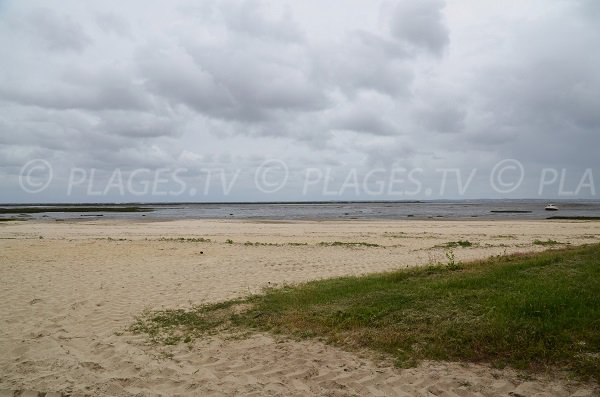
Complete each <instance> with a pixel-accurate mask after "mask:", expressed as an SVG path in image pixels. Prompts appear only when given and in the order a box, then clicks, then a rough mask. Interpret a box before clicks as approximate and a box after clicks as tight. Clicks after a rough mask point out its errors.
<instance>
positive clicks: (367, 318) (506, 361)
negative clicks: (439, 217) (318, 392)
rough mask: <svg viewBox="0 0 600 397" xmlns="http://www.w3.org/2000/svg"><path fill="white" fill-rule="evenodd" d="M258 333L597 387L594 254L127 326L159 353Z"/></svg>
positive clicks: (162, 315) (477, 266) (237, 304)
mask: <svg viewBox="0 0 600 397" xmlns="http://www.w3.org/2000/svg"><path fill="white" fill-rule="evenodd" d="M224 328H227V329H231V330H249V329H250V330H261V331H270V332H273V333H280V334H284V335H291V336H296V337H305V338H318V339H320V340H324V341H327V342H329V343H332V344H335V345H338V346H341V347H343V348H346V349H349V350H356V349H365V348H366V349H370V350H372V351H375V352H380V353H384V354H385V355H387V356H388V357H390V358H393V359H394V360H395V362H396V363H397V365H399V366H403V367H406V366H413V365H415V364H417V363H418V362H419V361H420V360H424V359H430V360H451V361H469V362H486V363H491V364H492V365H494V366H496V367H504V366H506V365H509V366H512V367H514V368H518V369H527V370H533V371H536V370H538V371H539V370H542V371H543V370H546V369H556V368H558V369H566V370H570V371H572V372H573V373H575V374H576V375H578V376H579V377H581V378H583V379H586V378H594V379H595V380H596V381H598V380H600V244H595V245H590V246H584V247H578V248H565V249H560V250H552V251H546V252H543V253H537V254H515V255H511V256H498V257H494V258H491V259H488V260H485V261H480V262H475V263H469V264H462V265H461V266H460V267H455V268H452V267H450V266H442V265H437V266H427V267H421V268H417V269H406V270H401V271H396V272H390V273H383V274H374V275H370V276H362V277H343V278H335V279H329V280H319V281H314V282H309V283H305V284H301V285H297V286H292V287H285V288H277V289H268V290H266V291H265V293H264V294H262V295H255V296H251V297H249V298H246V299H241V300H234V301H228V302H224V303H219V304H215V305H208V306H199V307H195V308H192V309H190V310H163V311H157V312H146V313H144V314H143V315H142V316H140V317H139V318H138V319H137V321H136V323H135V324H134V325H133V326H132V330H133V331H134V332H142V333H147V334H148V335H149V336H150V337H151V338H152V339H153V340H154V341H156V342H159V343H167V344H173V343H179V342H184V341H187V342H190V341H192V340H193V339H194V338H196V337H198V336H201V335H204V334H206V333H207V332H209V333H210V332H218V331H220V330H222V329H224Z"/></svg>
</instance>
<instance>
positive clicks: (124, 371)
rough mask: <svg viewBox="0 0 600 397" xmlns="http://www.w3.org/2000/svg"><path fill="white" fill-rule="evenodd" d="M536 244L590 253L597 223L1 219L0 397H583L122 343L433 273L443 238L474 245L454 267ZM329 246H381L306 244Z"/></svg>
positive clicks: (277, 356) (572, 391)
mask: <svg viewBox="0 0 600 397" xmlns="http://www.w3.org/2000/svg"><path fill="white" fill-rule="evenodd" d="M179 238H184V239H198V238H205V239H210V240H211V241H210V242H197V241H189V240H184V241H178V240H176V239H179ZM536 239H538V240H547V239H552V240H556V241H559V242H561V243H570V244H582V243H591V242H598V241H600V222H584V221H475V220H474V221H339V222H338V221H321V222H308V221H307V222H282V221H219V220H190V221H165V222H151V221H147V222H136V221H130V220H128V221H108V220H103V221H68V222H55V221H44V222H43V221H27V222H2V223H0V396H3V395H13V394H15V393H17V394H18V393H23V395H27V393H29V391H31V394H30V395H39V393H53V392H59V393H63V394H71V395H111V396H132V395H251V394H253V393H255V394H256V395H281V396H283V395H285V396H288V395H299V396H300V395H302V396H304V395H336V396H337V395H340V396H342V395H344V396H345V395H360V396H366V395H374V396H378V395H401V396H414V395H419V396H421V395H422V396H429V395H447V396H481V395H484V396H496V395H497V396H507V395H509V393H513V394H512V395H523V396H533V395H539V396H542V395H543V396H548V395H551V396H554V395H556V396H567V395H578V396H585V395H594V393H598V389H595V390H594V388H595V387H596V386H594V385H591V384H578V383H575V382H573V381H570V380H569V379H567V377H566V375H564V376H556V375H553V376H552V377H549V376H548V375H540V376H539V377H536V378H535V379H530V378H524V377H523V376H522V374H519V373H517V372H515V371H512V370H497V369H492V368H489V367H488V366H485V365H475V364H469V365H466V364H461V363H423V364H422V365H421V366H419V367H417V368H413V369H407V370H402V369H397V368H394V367H392V366H389V365H387V364H385V361H380V360H377V359H376V358H374V357H370V356H369V355H367V354H357V353H351V352H345V351H342V350H340V349H338V348H335V347H332V346H328V345H325V344H322V343H320V342H316V341H293V340H289V339H285V338H281V337H273V336H271V335H268V334H254V335H250V336H248V337H246V338H233V339H232V338H229V337H228V336H227V335H217V336H211V337H207V338H206V339H203V340H199V341H196V342H194V344H192V345H188V344H181V345H176V346H154V345H151V344H149V343H148V342H147V340H146V338H145V337H144V336H142V335H132V334H131V333H130V332H128V331H127V329H128V327H129V326H130V325H131V324H132V322H133V321H134V318H135V316H136V315H138V314H140V313H141V312H142V311H143V310H144V309H158V308H178V307H189V306H190V305H192V304H198V303H206V302H217V301H222V300H225V299H229V298H233V297H239V296H244V295H247V294H250V293H256V292H260V290H261V289H262V288H264V287H266V286H277V285H282V284H284V283H296V282H301V281H306V280H313V279H319V278H326V277H333V276H339V275H348V274H364V273H371V272H378V271H386V270H393V269H398V268H402V267H407V266H415V265H422V264H427V263H432V262H438V261H442V262H444V261H446V258H445V249H444V248H440V247H439V246H440V245H442V244H445V243H447V242H449V241H457V240H469V241H470V242H472V243H474V246H472V247H469V248H455V249H454V253H455V255H456V259H457V260H468V259H474V258H483V257H487V256H490V255H497V254H504V253H511V252H517V251H532V250H541V249H544V248H545V247H541V246H538V245H533V241H534V240H536ZM227 240H231V241H233V243H228V242H227ZM334 241H340V242H368V243H373V244H378V245H380V247H364V246H361V247H348V246H322V245H319V243H320V242H334ZM247 242H250V243H253V244H252V245H247V244H246V243H247ZM254 243H259V245H256V244H254ZM304 244H306V245H304ZM514 393H517V394H514ZM47 395H48V396H51V395H54V394H47ZM56 395H60V394H56Z"/></svg>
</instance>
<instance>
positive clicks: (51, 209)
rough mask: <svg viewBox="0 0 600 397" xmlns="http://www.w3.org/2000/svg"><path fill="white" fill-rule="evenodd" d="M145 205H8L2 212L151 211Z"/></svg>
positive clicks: (0, 212) (0, 209) (0, 210)
mask: <svg viewBox="0 0 600 397" xmlns="http://www.w3.org/2000/svg"><path fill="white" fill-rule="evenodd" d="M151 211H153V209H152V208H144V207H104V206H97V207H78V206H73V207H7V208H0V214H40V213H44V212H151Z"/></svg>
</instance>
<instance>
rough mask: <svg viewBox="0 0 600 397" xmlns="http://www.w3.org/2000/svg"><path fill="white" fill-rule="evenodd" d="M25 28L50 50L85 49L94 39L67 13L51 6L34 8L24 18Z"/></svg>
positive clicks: (78, 50)
mask: <svg viewBox="0 0 600 397" xmlns="http://www.w3.org/2000/svg"><path fill="white" fill-rule="evenodd" d="M22 23H23V25H24V26H23V28H24V29H25V30H27V31H28V32H29V33H31V34H32V36H33V38H34V39H36V40H39V41H40V42H42V43H43V44H44V45H45V46H46V47H47V48H48V49H49V50H52V51H55V50H58V51H76V52H81V51H83V50H84V49H85V48H86V46H88V45H89V44H91V42H92V40H91V38H90V37H89V36H88V35H87V33H86V32H85V31H84V29H83V27H82V26H81V25H80V24H79V23H77V22H76V21H74V20H73V19H72V18H70V17H69V16H67V15H58V14H57V13H55V12H54V11H53V10H51V9H49V8H40V9H35V10H32V11H31V13H29V14H28V15H27V16H25V17H24V18H23V20H22Z"/></svg>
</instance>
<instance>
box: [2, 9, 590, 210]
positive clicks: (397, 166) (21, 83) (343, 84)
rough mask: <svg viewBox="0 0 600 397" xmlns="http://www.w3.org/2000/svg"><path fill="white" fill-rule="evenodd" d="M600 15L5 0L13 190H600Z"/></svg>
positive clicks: (121, 193)
mask: <svg viewBox="0 0 600 397" xmlns="http://www.w3.org/2000/svg"><path fill="white" fill-rule="evenodd" d="M599 21H600V2H598V1H597V0H518V1H513V0H507V1H502V2H497V1H492V0H489V1H488V0H484V1H482V0H452V1H443V0H399V1H392V0H389V1H388V0H384V1H375V0H328V1H312V0H304V1H295V0H271V1H267V0H265V1H262V0H240V1H236V0H219V1H217V0H202V1H183V0H178V1H168V2H167V1H164V2H158V1H142V0H139V1H122V0H120V1H85V2H83V1H79V0H60V1H48V0H43V1H42V0H39V1H33V0H0V189H1V196H0V202H45V201H62V202H65V201H92V202H98V201H218V200H228V201H245V200H267V201H274V200H315V199H325V200H335V199H412V198H418V199H421V198H431V199H436V198H457V197H467V198H474V197H555V196H565V194H566V196H569V195H571V196H577V197H581V198H583V197H596V194H597V192H596V190H597V188H598V189H600V186H596V184H598V183H600V156H599V155H598V152H599V149H600V72H599V71H600V51H598V49H600V23H598V22H599ZM40 160H41V162H40ZM503 160H509V161H508V162H506V161H505V162H502V161H503ZM36 161H37V163H36ZM48 165H49V166H50V167H51V172H50V171H49V170H48V169H44V167H46V166H48ZM28 166H29V167H30V169H27V167H28ZM502 167H507V168H506V169H505V170H503V169H502ZM32 168H33V169H32ZM549 169H550V170H549ZM411 171H412V173H411ZM596 173H597V174H598V175H596ZM50 177H51V178H50ZM157 179H158V180H157ZM521 179H522V181H521ZM46 182H47V183H46ZM442 182H443V183H442ZM517 182H520V183H518V184H517ZM444 183H445V184H444ZM28 184H29V185H28ZM46 185H47V186H46ZM257 185H258V186H257ZM513 185H514V186H513ZM517 185H518V186H517ZM149 186H150V187H149ZM515 186H516V187H515ZM153 188H154V189H153Z"/></svg>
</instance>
